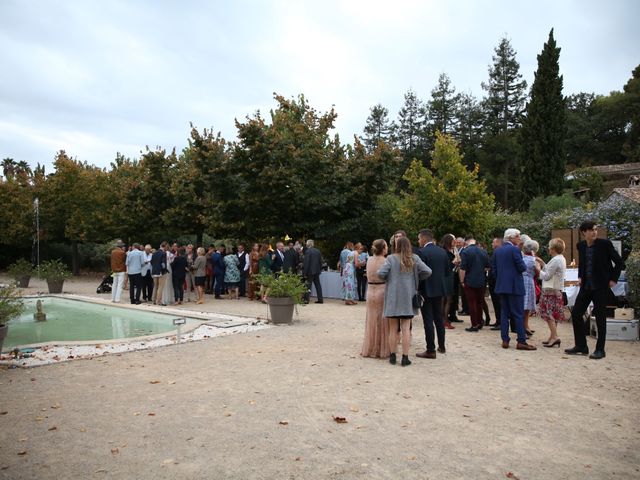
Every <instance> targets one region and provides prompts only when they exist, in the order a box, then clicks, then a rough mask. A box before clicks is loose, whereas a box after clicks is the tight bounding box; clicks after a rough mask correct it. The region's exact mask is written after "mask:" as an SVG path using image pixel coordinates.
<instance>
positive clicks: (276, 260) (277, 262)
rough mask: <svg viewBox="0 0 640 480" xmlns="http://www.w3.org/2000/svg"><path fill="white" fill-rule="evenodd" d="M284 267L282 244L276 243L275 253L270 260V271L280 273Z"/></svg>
mask: <svg viewBox="0 0 640 480" xmlns="http://www.w3.org/2000/svg"><path fill="white" fill-rule="evenodd" d="M283 266H284V243H282V242H278V243H276V251H275V253H274V254H273V257H272V260H271V271H272V272H273V273H281V272H282V267H283Z"/></svg>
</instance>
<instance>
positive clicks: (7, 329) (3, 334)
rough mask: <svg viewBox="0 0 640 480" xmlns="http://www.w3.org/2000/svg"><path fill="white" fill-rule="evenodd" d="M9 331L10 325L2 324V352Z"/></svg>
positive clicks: (0, 340) (0, 344)
mask: <svg viewBox="0 0 640 480" xmlns="http://www.w3.org/2000/svg"><path fill="white" fill-rule="evenodd" d="M7 333H9V325H7V324H4V325H0V353H1V352H2V344H3V343H4V339H5V338H6V336H7Z"/></svg>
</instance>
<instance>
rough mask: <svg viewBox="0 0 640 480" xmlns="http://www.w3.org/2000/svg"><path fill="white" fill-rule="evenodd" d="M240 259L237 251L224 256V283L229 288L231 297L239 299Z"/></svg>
mask: <svg viewBox="0 0 640 480" xmlns="http://www.w3.org/2000/svg"><path fill="white" fill-rule="evenodd" d="M239 265H240V260H238V256H237V255H236V254H235V253H230V254H229V255H225V257H224V266H225V269H224V284H225V286H226V287H227V289H228V290H229V298H230V299H232V300H233V299H235V300H239V299H240V297H239V296H238V289H239V288H240V269H239V268H238V267H239Z"/></svg>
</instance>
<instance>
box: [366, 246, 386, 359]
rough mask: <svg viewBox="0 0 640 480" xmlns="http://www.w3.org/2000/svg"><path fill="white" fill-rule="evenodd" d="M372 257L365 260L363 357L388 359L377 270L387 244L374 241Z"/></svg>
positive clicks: (380, 264) (381, 280) (381, 295)
mask: <svg viewBox="0 0 640 480" xmlns="http://www.w3.org/2000/svg"><path fill="white" fill-rule="evenodd" d="M371 253H372V255H371V256H370V257H369V259H368V260H367V282H368V286H367V288H368V290H367V320H366V323H365V327H364V343H363V345H362V356H363V357H375V358H388V357H389V323H388V322H387V321H385V319H384V317H383V316H382V312H383V310H384V283H385V282H384V280H383V279H381V278H380V277H378V269H379V268H380V267H381V266H382V264H383V263H384V261H385V255H386V254H387V242H385V241H384V240H382V239H378V240H375V241H374V242H373V245H372V247H371Z"/></svg>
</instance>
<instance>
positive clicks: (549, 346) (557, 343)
mask: <svg viewBox="0 0 640 480" xmlns="http://www.w3.org/2000/svg"><path fill="white" fill-rule="evenodd" d="M560 343H561V342H560V339H559V338H557V339H556V340H555V341H553V342H551V343H547V344H543V346H545V347H547V348H551V347H555V346H558V347H560Z"/></svg>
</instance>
